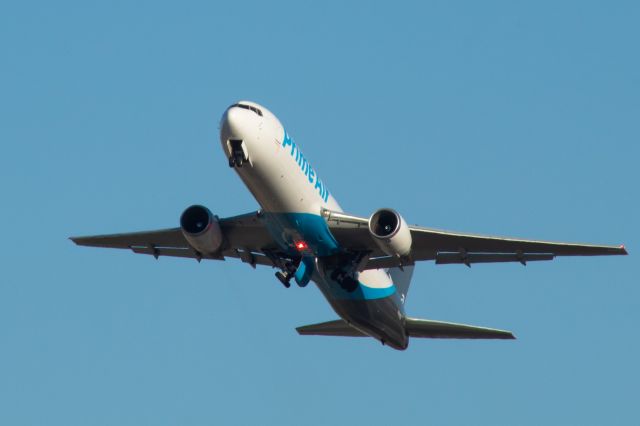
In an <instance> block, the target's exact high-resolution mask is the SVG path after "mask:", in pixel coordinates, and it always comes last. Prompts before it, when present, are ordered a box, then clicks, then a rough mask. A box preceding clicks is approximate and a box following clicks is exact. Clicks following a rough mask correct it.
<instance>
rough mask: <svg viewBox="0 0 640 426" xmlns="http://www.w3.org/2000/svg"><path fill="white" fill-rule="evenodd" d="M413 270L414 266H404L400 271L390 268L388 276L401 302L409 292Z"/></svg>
mask: <svg viewBox="0 0 640 426" xmlns="http://www.w3.org/2000/svg"><path fill="white" fill-rule="evenodd" d="M413 268H414V266H413V265H411V266H405V267H403V268H402V269H400V268H390V269H389V275H391V279H392V280H393V283H394V284H395V286H396V289H397V290H398V293H400V298H401V299H402V302H403V303H404V301H405V300H406V298H407V293H408V292H409V285H411V277H413Z"/></svg>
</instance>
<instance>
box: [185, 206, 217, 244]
mask: <svg viewBox="0 0 640 426" xmlns="http://www.w3.org/2000/svg"><path fill="white" fill-rule="evenodd" d="M180 228H182V234H183V235H184V237H185V238H186V240H187V242H188V243H189V244H190V245H191V247H193V248H194V249H195V250H196V251H197V252H199V253H206V254H211V253H216V252H217V251H218V250H219V249H220V247H221V246H222V239H223V235H222V230H221V229H220V224H219V223H218V218H217V217H216V216H214V215H213V214H212V213H211V211H210V210H209V209H208V208H206V207H204V206H200V205H193V206H191V207H189V208H187V209H186V210H185V211H184V212H183V213H182V215H181V216H180Z"/></svg>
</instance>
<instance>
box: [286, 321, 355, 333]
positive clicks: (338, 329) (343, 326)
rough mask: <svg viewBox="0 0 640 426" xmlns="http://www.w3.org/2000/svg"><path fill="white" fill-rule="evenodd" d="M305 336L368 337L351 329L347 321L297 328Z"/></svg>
mask: <svg viewBox="0 0 640 426" xmlns="http://www.w3.org/2000/svg"><path fill="white" fill-rule="evenodd" d="M296 330H297V331H298V334H301V335H303V336H344V337H366V334H364V333H362V332H360V331H358V330H356V329H355V328H353V327H351V326H350V325H349V324H348V323H347V322H346V321H345V320H335V321H327V322H321V323H319V324H311V325H303V326H302V327H298V328H296Z"/></svg>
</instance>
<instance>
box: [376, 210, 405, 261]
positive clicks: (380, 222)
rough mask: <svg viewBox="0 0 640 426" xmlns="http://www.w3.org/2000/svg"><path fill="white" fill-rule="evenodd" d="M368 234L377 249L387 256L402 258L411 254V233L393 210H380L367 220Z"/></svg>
mask: <svg viewBox="0 0 640 426" xmlns="http://www.w3.org/2000/svg"><path fill="white" fill-rule="evenodd" d="M369 232H370V233H371V236H372V237H373V239H374V241H375V242H376V244H378V247H380V249H381V250H382V251H383V252H385V253H386V254H388V255H389V256H395V257H403V256H408V255H409V253H410V252H411V232H410V231H409V226H408V225H407V223H406V222H405V221H404V219H403V218H402V216H400V214H398V212H396V211H395V210H391V209H380V210H378V211H376V212H375V213H374V214H372V215H371V217H370V218H369Z"/></svg>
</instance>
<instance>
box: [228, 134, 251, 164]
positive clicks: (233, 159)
mask: <svg viewBox="0 0 640 426" xmlns="http://www.w3.org/2000/svg"><path fill="white" fill-rule="evenodd" d="M229 145H230V147H231V156H230V157H229V167H242V165H243V164H244V163H246V162H247V160H248V158H247V156H246V155H245V153H244V148H243V142H242V140H238V139H231V140H230V141H229Z"/></svg>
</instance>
